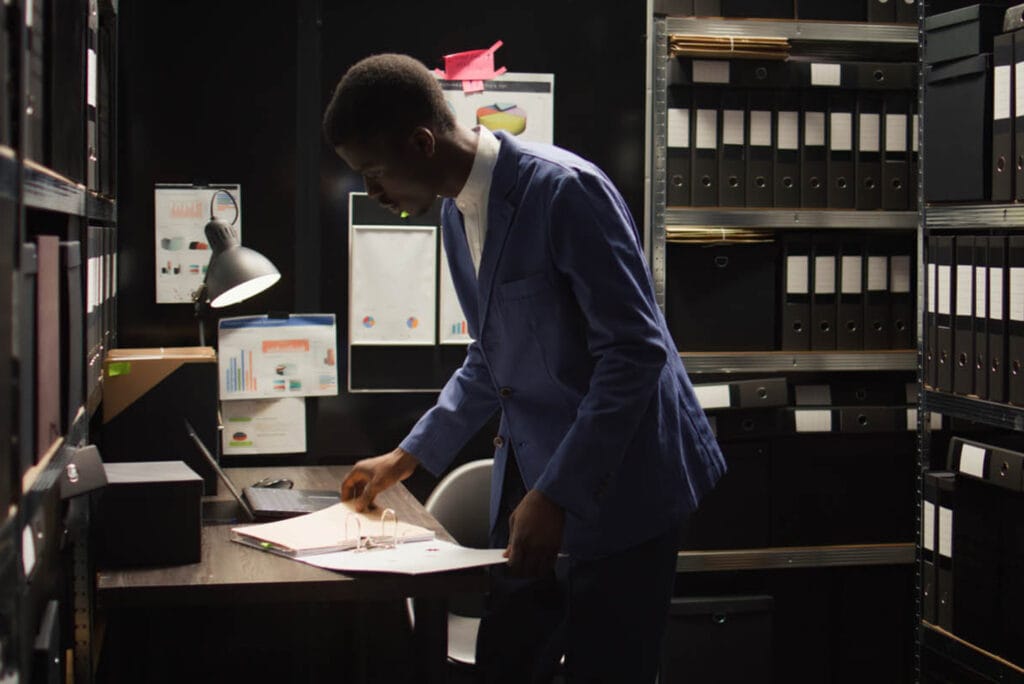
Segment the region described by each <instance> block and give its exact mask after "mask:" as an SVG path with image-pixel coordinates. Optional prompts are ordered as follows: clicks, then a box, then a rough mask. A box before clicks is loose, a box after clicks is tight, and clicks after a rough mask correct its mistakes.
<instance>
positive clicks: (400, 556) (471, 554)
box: [295, 539, 505, 575]
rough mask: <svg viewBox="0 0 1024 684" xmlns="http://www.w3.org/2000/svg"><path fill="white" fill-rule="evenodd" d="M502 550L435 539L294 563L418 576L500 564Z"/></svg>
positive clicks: (334, 568)
mask: <svg viewBox="0 0 1024 684" xmlns="http://www.w3.org/2000/svg"><path fill="white" fill-rule="evenodd" d="M502 553H504V549H468V548H466V547H464V546H459V545H457V544H452V543H450V542H446V541H441V540H440V539H435V540H434V541H426V542H410V543H408V544H399V545H398V546H397V547H395V548H393V549H374V550H372V551H363V552H356V551H338V552H335V553H324V554H319V555H315V556H303V557H301V558H296V559H295V560H298V561H302V562H303V563H308V564H310V565H315V566H317V567H319V568H326V569H328V570H340V571H342V572H397V573H401V574H404V575H422V574H425V573H429V572H444V571H446V570H462V569H464V568H476V567H482V566H485V565H498V564H500V563H504V562H505V559H504V558H503V557H502V555H501V554H502Z"/></svg>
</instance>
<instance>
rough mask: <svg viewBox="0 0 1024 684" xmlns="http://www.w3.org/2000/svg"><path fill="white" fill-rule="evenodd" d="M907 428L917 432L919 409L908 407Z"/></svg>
mask: <svg viewBox="0 0 1024 684" xmlns="http://www.w3.org/2000/svg"><path fill="white" fill-rule="evenodd" d="M907 429H908V430H910V431H911V432H917V409H916V408H908V409H907Z"/></svg>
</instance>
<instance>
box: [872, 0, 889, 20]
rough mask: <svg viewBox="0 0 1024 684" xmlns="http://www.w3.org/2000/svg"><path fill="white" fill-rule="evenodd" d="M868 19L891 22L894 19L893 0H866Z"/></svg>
mask: <svg viewBox="0 0 1024 684" xmlns="http://www.w3.org/2000/svg"><path fill="white" fill-rule="evenodd" d="M867 3H868V21H870V22H872V23H892V22H894V21H896V2H895V0H867Z"/></svg>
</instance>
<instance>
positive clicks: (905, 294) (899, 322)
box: [889, 238, 917, 349]
mask: <svg viewBox="0 0 1024 684" xmlns="http://www.w3.org/2000/svg"><path fill="white" fill-rule="evenodd" d="M915 251H916V246H915V245H914V242H913V238H910V239H907V240H898V239H897V240H894V241H893V243H892V247H891V249H890V253H889V304H890V309H889V321H890V328H891V335H890V342H891V343H892V345H891V346H892V348H893V349H914V348H915V347H916V345H917V342H916V334H917V333H916V330H917V325H916V321H917V318H916V316H915V311H916V308H917V300H916V298H915V296H914V283H915V282H916V281H917V279H916V277H915V275H916V274H915V268H914V267H915V265H916V263H917V260H916V259H915V258H914V253H915Z"/></svg>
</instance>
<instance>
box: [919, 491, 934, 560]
mask: <svg viewBox="0 0 1024 684" xmlns="http://www.w3.org/2000/svg"><path fill="white" fill-rule="evenodd" d="M923 509H924V510H923V511H922V517H921V545H922V546H924V548H925V550H926V551H934V550H935V504H933V503H932V502H931V501H925V502H924V506H923Z"/></svg>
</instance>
